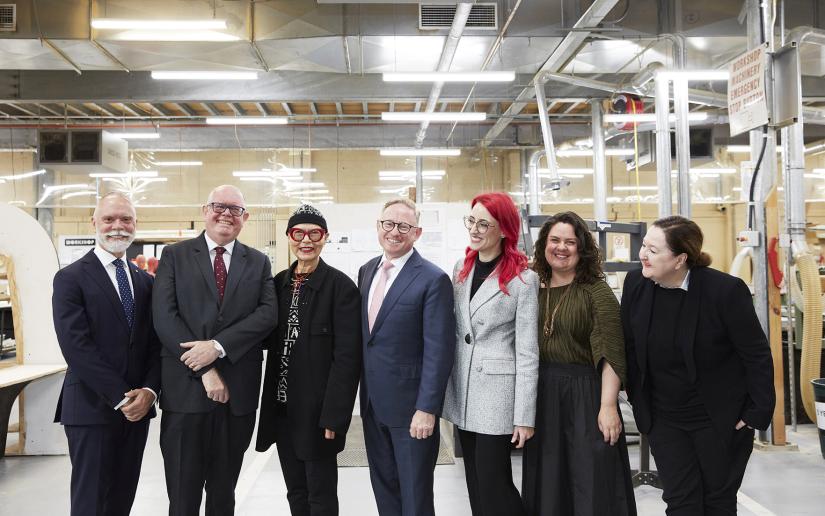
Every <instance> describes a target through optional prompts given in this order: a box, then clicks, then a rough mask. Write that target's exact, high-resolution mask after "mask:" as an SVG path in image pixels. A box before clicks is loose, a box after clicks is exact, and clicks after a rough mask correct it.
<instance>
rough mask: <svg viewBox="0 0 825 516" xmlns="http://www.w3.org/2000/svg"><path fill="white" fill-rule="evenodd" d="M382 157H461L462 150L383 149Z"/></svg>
mask: <svg viewBox="0 0 825 516" xmlns="http://www.w3.org/2000/svg"><path fill="white" fill-rule="evenodd" d="M380 154H381V155H382V156H460V155H461V149H446V148H441V149H437V148H432V149H403V148H398V149H381V151H380Z"/></svg>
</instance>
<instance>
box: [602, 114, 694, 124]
mask: <svg viewBox="0 0 825 516" xmlns="http://www.w3.org/2000/svg"><path fill="white" fill-rule="evenodd" d="M707 119H708V114H707V113H688V120H690V121H691V122H701V121H702V120H707ZM604 121H605V122H607V123H633V122H636V123H642V122H655V121H656V114H655V113H636V114H632V113H625V114H617V113H611V114H608V115H604ZM668 121H669V122H675V121H676V115H673V114H671V115H670V116H668Z"/></svg>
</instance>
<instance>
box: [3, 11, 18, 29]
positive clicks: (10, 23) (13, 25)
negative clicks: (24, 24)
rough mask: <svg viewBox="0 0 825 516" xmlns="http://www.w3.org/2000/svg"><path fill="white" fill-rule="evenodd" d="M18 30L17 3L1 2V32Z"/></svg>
mask: <svg viewBox="0 0 825 516" xmlns="http://www.w3.org/2000/svg"><path fill="white" fill-rule="evenodd" d="M15 31H17V5H16V4H0V32H15Z"/></svg>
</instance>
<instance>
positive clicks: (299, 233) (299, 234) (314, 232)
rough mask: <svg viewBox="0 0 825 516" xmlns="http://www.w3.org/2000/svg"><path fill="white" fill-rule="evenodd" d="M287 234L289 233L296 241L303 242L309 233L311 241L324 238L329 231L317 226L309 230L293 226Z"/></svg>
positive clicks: (318, 240)
mask: <svg viewBox="0 0 825 516" xmlns="http://www.w3.org/2000/svg"><path fill="white" fill-rule="evenodd" d="M286 234H287V235H289V238H291V239H292V240H294V241H296V242H301V241H302V240H303V239H304V237H306V236H307V235H308V236H309V241H310V242H320V241H321V239H322V238H324V235H326V234H327V232H326V231H324V230H323V229H317V228H316V229H310V230H309V231H305V230H303V229H300V228H292V229H290V230H289V231H287V232H286Z"/></svg>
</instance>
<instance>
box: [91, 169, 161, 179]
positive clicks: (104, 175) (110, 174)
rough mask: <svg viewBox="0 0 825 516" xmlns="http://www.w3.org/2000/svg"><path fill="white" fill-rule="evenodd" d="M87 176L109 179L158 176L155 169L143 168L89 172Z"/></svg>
mask: <svg viewBox="0 0 825 516" xmlns="http://www.w3.org/2000/svg"><path fill="white" fill-rule="evenodd" d="M89 177H94V178H111V179H133V178H134V179H138V178H147V177H158V171H157V170H145V171H142V172H124V173H118V172H99V173H91V174H89Z"/></svg>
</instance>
